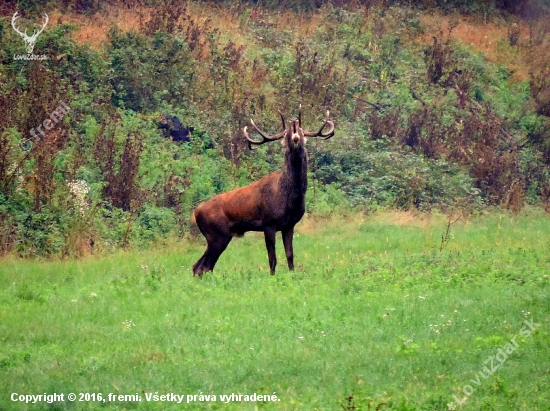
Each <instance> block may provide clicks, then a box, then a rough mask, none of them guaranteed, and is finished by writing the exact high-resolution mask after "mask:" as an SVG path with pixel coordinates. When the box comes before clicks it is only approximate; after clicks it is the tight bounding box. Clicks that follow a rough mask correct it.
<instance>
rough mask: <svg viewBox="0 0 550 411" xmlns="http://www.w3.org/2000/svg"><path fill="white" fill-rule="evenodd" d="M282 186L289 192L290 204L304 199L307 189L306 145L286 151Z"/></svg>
mask: <svg viewBox="0 0 550 411" xmlns="http://www.w3.org/2000/svg"><path fill="white" fill-rule="evenodd" d="M281 188H282V189H283V190H284V191H285V192H286V193H287V196H288V197H287V199H288V203H289V204H294V203H295V202H296V201H298V202H301V201H303V200H304V198H305V194H306V190H307V152H306V150H305V148H304V147H299V148H297V149H294V150H287V151H286V152H285V164H284V166H283V169H282V176H281Z"/></svg>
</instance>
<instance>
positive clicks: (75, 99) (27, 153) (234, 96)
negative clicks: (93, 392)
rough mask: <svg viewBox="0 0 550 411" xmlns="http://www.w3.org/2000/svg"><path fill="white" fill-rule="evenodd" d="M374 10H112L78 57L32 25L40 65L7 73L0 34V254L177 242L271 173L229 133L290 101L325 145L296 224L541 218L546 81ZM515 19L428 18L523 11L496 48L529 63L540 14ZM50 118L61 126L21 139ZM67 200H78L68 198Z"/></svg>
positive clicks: (264, 159) (138, 4)
mask: <svg viewBox="0 0 550 411" xmlns="http://www.w3.org/2000/svg"><path fill="white" fill-rule="evenodd" d="M31 3H32V2H19V3H18V7H19V8H20V9H21V10H23V11H25V12H26V13H29V14H30V15H32V14H33V13H34V14H36V15H38V14H39V13H41V12H43V10H45V8H46V7H54V6H58V7H67V8H68V9H69V10H71V11H72V12H75V13H95V12H99V13H101V12H104V10H103V9H102V6H101V5H100V3H97V2H86V1H65V0H63V1H55V0H50V1H47V2H43V4H42V3H41V4H40V5H37V4H36V3H32V4H31ZM233 3H234V2H233ZM459 3H460V4H459ZM209 4H210V3H208V2H206V4H203V5H202V6H204V7H210V5H209ZM392 4H393V6H392V7H390V4H387V3H386V2H377V1H355V2H347V1H330V2H324V1H298V0H296V1H291V0H288V1H277V2H266V3H265V4H264V7H265V8H260V7H258V6H257V5H254V6H253V5H251V3H249V2H244V1H243V2H240V3H239V4H234V7H232V8H231V13H233V17H234V19H235V21H237V22H238V25H239V28H238V29H235V30H236V31H235V33H234V34H235V36H231V34H233V33H228V32H227V31H226V29H225V28H224V27H214V23H213V21H212V19H209V18H206V19H204V18H199V17H198V16H197V15H196V13H195V12H194V11H193V10H194V9H193V7H194V6H193V5H192V4H191V3H190V4H188V5H187V6H182V5H181V3H180V2H175V1H171V0H170V1H163V2H156V1H145V0H143V1H142V0H135V1H131V0H125V1H123V2H121V3H120V4H119V5H118V7H133V8H135V9H136V10H137V12H138V14H139V16H140V23H139V30H129V31H122V30H121V29H120V28H117V27H112V28H111V30H110V31H109V32H108V36H107V41H106V44H104V45H102V46H101V47H99V48H97V49H93V48H91V47H90V46H88V45H82V44H80V43H79V42H77V41H75V36H74V31H75V30H76V29H77V26H76V25H74V24H57V25H55V24H52V25H51V27H48V30H46V31H45V32H44V33H43V34H42V35H41V36H40V38H39V40H38V42H37V45H36V50H37V52H38V51H40V52H44V53H47V55H48V57H49V59H48V60H44V61H24V60H15V59H13V58H12V56H13V55H14V54H19V53H21V49H22V42H21V39H20V38H19V37H17V35H16V34H15V33H14V32H13V31H12V30H7V29H6V27H9V20H8V19H2V20H0V23H1V27H2V29H0V36H1V37H2V45H1V46H0V59H1V65H0V74H1V75H0V108H1V110H2V114H3V115H2V116H1V117H0V143H1V144H0V171H1V173H0V189H1V197H0V221H1V222H2V225H1V227H0V250H1V252H3V253H5V252H10V251H16V252H18V253H20V254H21V255H29V256H31V255H58V256H65V255H82V254H87V253H90V252H93V251H94V250H110V249H114V248H117V247H128V246H130V245H136V244H137V245H139V244H149V243H150V242H153V241H157V240H159V239H163V238H166V237H169V236H172V235H177V236H184V235H186V234H188V233H189V229H190V226H189V215H190V213H191V212H192V210H193V208H194V207H196V206H197V205H198V204H199V203H200V202H202V201H204V200H205V199H207V198H210V197H211V196H213V195H215V194H218V193H221V192H224V191H227V190H230V189H233V188H236V187H239V186H242V185H245V184H249V183H250V182H252V181H254V180H256V179H258V178H260V177H262V176H264V175H265V174H266V173H268V172H271V171H275V170H277V169H278V168H279V167H280V164H281V162H282V158H281V155H280V151H281V150H280V148H279V147H278V146H277V145H272V146H271V147H264V148H262V149H260V150H257V151H255V152H253V153H250V152H249V151H248V149H247V145H246V144H245V141H244V139H243V138H242V128H243V127H244V126H245V125H246V124H248V123H249V119H250V118H252V117H254V119H255V120H256V121H257V123H259V124H261V125H262V127H263V128H264V129H266V130H268V129H278V128H279V127H280V125H279V119H278V117H277V115H276V111H277V109H280V110H282V111H283V112H284V113H285V114H286V115H289V116H291V115H292V113H293V112H294V111H295V110H296V108H297V106H298V104H300V103H301V104H302V105H303V107H304V110H303V111H304V124H305V126H306V127H307V128H310V127H313V128H315V127H316V125H317V124H318V123H319V122H320V121H321V119H322V116H323V115H324V112H325V110H327V109H330V110H331V113H332V114H331V115H332V117H333V118H335V119H336V122H337V136H336V137H335V138H333V139H332V140H330V141H328V142H322V143H316V142H311V141H310V142H309V143H308V147H309V152H310V171H311V173H310V176H311V183H310V191H309V192H308V196H307V198H308V210H309V211H310V212H313V213H316V214H319V215H330V214H334V213H339V212H342V210H348V209H350V208H354V209H363V210H371V209H373V208H374V209H375V208H377V207H393V208H399V209H411V208H413V209H421V210H430V209H434V208H436V209H441V210H445V211H448V210H451V209H453V208H457V207H458V208H466V209H468V210H470V211H473V210H477V209H479V208H480V207H481V206H483V205H499V206H503V207H506V208H509V209H512V210H519V209H521V207H522V206H523V205H524V204H527V203H529V204H540V203H542V204H544V205H545V206H548V204H550V203H549V202H548V200H549V198H550V172H549V166H550V133H549V130H550V125H549V124H550V120H549V118H550V117H549V115H550V114H549V112H548V107H547V106H548V100H549V99H548V89H549V85H548V75H547V74H548V73H547V69H545V68H544V67H543V68H540V67H539V68H537V67H536V66H533V71H532V75H531V79H530V81H523V82H519V83H518V82H515V83H514V82H512V81H511V74H510V72H509V70H508V69H506V68H504V67H501V66H495V65H492V64H490V63H488V62H487V61H486V60H485V59H484V58H483V56H482V55H480V54H478V53H476V52H474V51H472V50H471V49H469V48H467V47H465V46H463V45H461V44H458V43H456V42H454V41H453V40H452V35H451V34H452V31H453V30H454V25H453V24H451V26H450V27H449V29H448V31H447V32H445V33H442V32H439V33H427V32H426V28H425V27H423V25H422V23H421V20H420V19H419V17H418V9H412V8H410V7H408V6H405V5H400V4H399V2H393V3H392ZM526 4H527V3H526V2H519V3H517V2H515V3H514V4H512V3H509V2H497V3H495V7H496V9H495V8H491V7H489V5H488V3H486V2H477V1H471V2H447V6H446V7H447V8H449V9H451V8H453V9H454V8H459V9H461V10H462V11H463V12H468V13H473V12H476V10H477V11H481V12H482V13H485V12H489V13H493V12H495V10H497V9H499V10H506V11H507V12H511V13H519V14H522V13H523V15H525V16H527V17H526V18H527V19H528V20H527V21H528V22H529V24H530V27H531V28H532V30H531V33H530V41H529V43H526V42H525V41H522V39H521V38H519V39H518V38H517V30H516V31H514V30H512V29H510V30H509V33H508V42H509V43H510V45H511V46H510V47H512V46H513V47H516V48H521V47H524V48H532V47H535V46H536V45H537V44H538V45H541V44H545V43H544V42H545V41H546V38H547V36H546V34H547V30H546V29H545V27H546V26H545V25H544V22H545V21H546V20H545V18H546V17H545V15H544V13H542V14H540V18H535V17H533V14H529V13H527V11H529V10H531V9H530V8H529V7H531V6H529V5H528V6H529V7H527V6H525V5H526ZM154 5H156V6H157V7H154V8H150V6H154ZM202 6H201V7H202ZM394 6H399V7H394ZM418 6H419V7H420V6H421V7H432V6H435V5H434V4H432V3H430V2H427V1H426V2H419V3H418ZM524 6H525V7H524ZM5 7H6V10H7V11H13V10H12V9H14V7H15V4H14V3H6V6H5ZM220 7H225V6H220ZM280 8H283V9H293V10H294V11H293V12H287V13H289V14H281V13H278V12H277V11H276V10H274V9H277V10H279V9H280ZM525 10H527V11H525ZM296 11H299V13H296ZM526 13H527V14H526ZM288 16H292V18H293V19H297V20H296V21H297V22H299V21H302V22H304V23H303V25H304V26H305V27H304V28H302V27H301V26H300V24H297V23H296V24H294V23H293V24H288V18H289V17H288ZM300 19H301V20H300ZM312 19H315V21H316V22H320V23H315V25H313V24H310V26H308V25H307V24H306V23H305V22H307V21H310V20H312ZM312 21H313V20H312ZM510 27H512V28H513V26H510ZM426 35H429V36H431V37H426ZM426 38H428V41H427V42H426ZM512 43H514V44H512ZM533 50H534V49H533ZM61 102H64V103H66V104H67V105H68V107H70V110H69V112H68V113H65V115H64V116H63V118H62V119H60V120H59V121H58V122H56V124H55V126H54V127H53V128H51V129H50V130H47V133H45V134H44V135H43V136H42V135H39V137H40V139H37V138H35V137H32V135H31V130H36V128H37V127H38V126H41V125H42V126H43V124H42V123H43V122H44V121H45V120H47V119H49V118H50V116H51V115H52V112H54V111H55V110H56V108H57V107H59V105H60V104H61ZM166 116H168V117H172V116H177V118H178V119H179V120H181V123H182V125H183V126H185V127H188V128H189V129H191V128H192V129H193V132H192V134H191V141H190V142H174V141H171V140H169V139H167V138H166V136H164V135H163V132H162V130H161V128H162V126H163V124H162V121H163V118H166ZM29 149H30V150H29ZM78 184H82V187H86V190H85V193H84V191H83V192H82V193H84V194H78V195H77V194H75V193H74V192H73V191H71V190H73V188H74V187H76V186H78ZM71 187H73V188H71ZM79 195H82V196H83V197H82V198H81V197H78V196H79Z"/></svg>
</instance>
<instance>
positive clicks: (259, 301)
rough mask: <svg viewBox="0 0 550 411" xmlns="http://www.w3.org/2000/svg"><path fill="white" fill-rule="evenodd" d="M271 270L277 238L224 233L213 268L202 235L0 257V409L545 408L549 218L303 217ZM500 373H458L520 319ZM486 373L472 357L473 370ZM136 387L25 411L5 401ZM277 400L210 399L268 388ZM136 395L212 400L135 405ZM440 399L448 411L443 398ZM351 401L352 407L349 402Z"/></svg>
mask: <svg viewBox="0 0 550 411" xmlns="http://www.w3.org/2000/svg"><path fill="white" fill-rule="evenodd" d="M299 227H300V228H299V229H298V231H297V235H296V236H295V254H296V263H297V269H296V271H294V272H288V270H287V269H286V262H285V259H284V254H283V251H282V249H283V248H282V244H281V241H280V236H279V237H278V258H279V265H278V271H277V274H276V275H275V276H270V275H269V269H268V265H267V254H266V250H265V246H264V241H263V238H262V237H261V236H260V235H256V234H247V235H246V236H245V237H244V238H242V239H236V240H234V241H233V242H232V243H231V244H230V245H229V247H228V249H227V251H226V252H225V253H224V254H223V255H222V257H221V258H220V261H219V263H218V265H217V266H216V270H215V272H214V273H207V274H206V275H205V276H204V278H203V279H202V280H199V279H197V278H193V276H192V274H191V271H190V268H191V266H192V264H193V263H194V262H195V261H196V259H198V257H199V256H200V255H201V253H202V252H203V245H202V241H201V240H196V241H181V242H179V243H177V244H174V245H170V246H167V247H166V248H165V249H155V250H147V251H140V250H133V251H127V252H119V253H116V254H113V255H109V256H103V257H90V258H86V259H82V260H71V261H57V262H56V261H53V262H52V261H49V262H40V261H23V260H19V259H16V258H14V257H11V258H6V259H3V260H1V261H0V263H1V268H0V409H1V410H12V409H13V410H25V409H33V410H34V409H71V410H72V409H120V410H122V409H126V410H131V409H162V410H164V409H212V410H256V409H266V410H270V409H273V410H275V409H277V410H279V409H280V410H316V409H318V410H338V409H340V410H341V409H345V410H352V409H353V410H389V409H393V410H403V411H404V410H448V409H453V408H456V409H460V406H458V405H457V404H456V401H455V400H454V399H453V397H452V396H453V394H454V395H455V396H456V397H457V398H459V399H463V398H465V397H466V396H465V394H464V393H463V387H464V386H466V385H470V386H472V387H473V388H474V392H473V393H471V395H470V396H468V397H467V400H466V401H465V402H464V403H463V404H462V409H465V410H497V409H498V410H548V409H550V384H549V383H550V350H549V345H550V332H549V326H550V324H549V316H548V314H549V312H550V304H549V301H550V300H549V290H550V287H549V283H550V278H549V274H550V254H549V252H548V249H549V245H550V220H549V219H548V217H547V216H545V215H543V214H539V213H536V212H534V213H530V214H529V213H526V214H524V215H521V216H516V217H511V216H507V215H502V214H494V215H491V216H486V217H479V218H476V219H475V220H472V221H464V220H461V221H459V222H457V223H456V224H454V225H453V226H452V227H451V237H450V240H449V242H448V244H446V246H445V247H444V248H443V250H442V251H440V247H441V236H442V234H443V233H444V232H445V229H446V221H445V220H444V219H442V218H439V219H438V218H427V217H422V216H412V215H408V214H397V213H393V214H390V213H386V214H376V215H373V216H367V217H364V218H359V217H357V218H354V219H351V220H348V221H345V220H331V221H314V220H309V221H306V222H304V223H301V224H300V225H299ZM529 319H531V320H533V321H535V322H536V323H538V324H540V326H538V328H537V329H536V332H534V333H533V334H532V335H531V336H529V337H528V338H523V339H522V338H518V339H517V342H518V348H517V349H516V350H515V351H514V352H513V353H512V354H510V355H509V358H508V359H507V360H506V361H505V362H504V363H503V364H502V366H501V367H500V369H499V370H498V371H496V372H495V373H494V374H493V375H492V376H489V377H488V378H487V379H484V378H481V380H480V384H479V385H476V384H474V383H473V382H471V381H470V380H472V379H474V380H475V378H476V375H477V373H478V372H479V371H481V370H483V367H484V362H485V361H486V360H487V359H488V358H489V357H491V356H493V355H496V354H497V351H498V349H499V347H503V346H504V344H506V343H507V342H509V341H510V339H511V338H513V337H514V336H515V335H518V334H519V332H520V329H521V328H522V327H524V326H525V324H524V323H523V321H524V320H529ZM486 365H487V364H486ZM54 392H55V393H65V395H67V394H68V393H102V394H103V396H104V397H106V395H107V393H114V394H117V395H118V394H139V395H140V396H141V398H142V400H143V401H141V402H123V401H122V402H96V401H84V402H79V401H76V402H69V401H65V402H59V403H54V404H45V403H40V404H34V405H25V404H24V403H21V402H12V401H11V400H10V396H11V394H12V393H18V394H43V393H48V394H50V393H54ZM274 392H275V393H276V394H275V395H276V396H277V398H278V399H279V401H276V402H271V401H268V402H229V403H223V402H222V401H220V397H219V396H220V395H221V394H231V393H235V394H239V393H240V394H253V393H257V394H262V395H264V394H269V395H272V394H273V393H274ZM146 393H153V394H154V393H158V394H159V395H162V394H166V393H175V394H179V395H181V394H185V395H187V394H197V395H200V393H202V394H208V395H212V394H214V395H216V396H217V398H216V401H215V402H214V401H209V402H206V401H205V402H200V401H198V399H199V398H200V397H197V401H196V402H192V403H189V404H187V403H186V400H184V402H183V403H182V404H175V403H173V402H168V401H152V402H147V401H146V397H145V394H146ZM451 402H454V403H455V404H450V403H451ZM353 407H355V408H353Z"/></svg>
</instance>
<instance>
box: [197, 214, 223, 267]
mask: <svg viewBox="0 0 550 411" xmlns="http://www.w3.org/2000/svg"><path fill="white" fill-rule="evenodd" d="M195 220H196V223H197V225H198V226H199V230H200V231H201V233H202V234H203V235H204V237H205V238H206V242H207V243H208V245H207V247H206V251H205V252H204V254H203V255H202V257H201V258H199V260H198V261H197V262H196V263H195V265H193V275H198V276H199V277H201V276H202V274H203V273H204V272H206V271H212V270H213V269H214V266H215V265H216V262H217V261H218V258H220V255H221V254H222V253H223V252H224V250H225V249H226V248H227V245H228V244H229V242H230V241H231V238H232V237H231V235H230V234H229V233H228V232H227V233H226V232H224V230H223V226H222V227H221V228H220V225H216V224H212V223H211V220H212V219H208V218H205V216H204V214H203V213H201V212H200V210H198V209H197V210H196V211H195ZM213 220H214V221H215V219H213Z"/></svg>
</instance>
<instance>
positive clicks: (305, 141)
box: [304, 136, 307, 145]
mask: <svg viewBox="0 0 550 411" xmlns="http://www.w3.org/2000/svg"><path fill="white" fill-rule="evenodd" d="M306 143H307V137H306V136H304V145H306Z"/></svg>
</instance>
